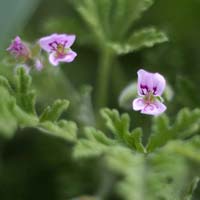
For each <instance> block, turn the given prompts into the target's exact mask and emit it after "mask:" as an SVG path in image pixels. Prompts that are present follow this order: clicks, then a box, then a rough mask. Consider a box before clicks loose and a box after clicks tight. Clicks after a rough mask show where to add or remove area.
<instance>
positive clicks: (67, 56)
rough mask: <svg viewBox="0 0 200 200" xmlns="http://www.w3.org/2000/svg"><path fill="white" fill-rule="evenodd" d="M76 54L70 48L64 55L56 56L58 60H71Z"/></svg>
mask: <svg viewBox="0 0 200 200" xmlns="http://www.w3.org/2000/svg"><path fill="white" fill-rule="evenodd" d="M76 56H77V53H76V52H74V51H72V50H70V51H69V52H68V53H67V55H66V56H65V57H63V58H58V60H59V62H72V61H73V60H74V59H75V57H76Z"/></svg>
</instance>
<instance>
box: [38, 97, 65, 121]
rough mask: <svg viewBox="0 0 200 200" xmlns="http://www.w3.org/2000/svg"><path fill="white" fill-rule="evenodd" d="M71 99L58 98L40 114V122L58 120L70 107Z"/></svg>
mask: <svg viewBox="0 0 200 200" xmlns="http://www.w3.org/2000/svg"><path fill="white" fill-rule="evenodd" d="M68 106H69V101H67V100H60V99H59V100H56V101H55V102H54V103H53V105H52V106H48V107H47V108H46V109H45V110H44V112H43V113H42V114H41V116H40V122H43V121H52V122H54V121H57V120H58V118H59V117H60V115H61V114H62V113H63V112H64V111H65V110H66V109H67V108H68Z"/></svg>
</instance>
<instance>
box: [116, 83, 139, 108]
mask: <svg viewBox="0 0 200 200" xmlns="http://www.w3.org/2000/svg"><path fill="white" fill-rule="evenodd" d="M137 95H138V93H137V83H136V82H133V83H130V84H129V85H128V86H126V87H125V88H124V89H123V90H122V91H121V93H120V96H119V99H118V102H119V105H120V107H122V108H124V109H131V108H132V101H133V99H134V98H136V97H137Z"/></svg>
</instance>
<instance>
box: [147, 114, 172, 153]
mask: <svg viewBox="0 0 200 200" xmlns="http://www.w3.org/2000/svg"><path fill="white" fill-rule="evenodd" d="M172 138H175V136H174V135H173V132H171V131H170V125H169V118H168V117H167V116H166V115H165V114H163V115H161V116H158V117H155V118H153V125H152V133H151V136H150V138H149V142H148V144H147V150H148V151H153V150H154V149H155V148H158V147H161V146H163V145H164V144H166V142H167V141H169V140H170V139H172Z"/></svg>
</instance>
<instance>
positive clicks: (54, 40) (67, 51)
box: [39, 33, 77, 66]
mask: <svg viewBox="0 0 200 200" xmlns="http://www.w3.org/2000/svg"><path fill="white" fill-rule="evenodd" d="M75 39H76V36H75V35H67V34H56V33H55V34H52V35H50V36H46V37H43V38H41V39H40V40H39V44H40V47H41V48H42V49H43V50H45V51H46V52H48V53H49V61H50V63H51V64H52V65H54V66H57V65H58V64H59V62H72V61H73V60H74V58H75V57H76V56H77V54H76V52H74V51H72V50H71V48H70V47H71V46H72V44H73V43H74V41H75Z"/></svg>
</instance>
